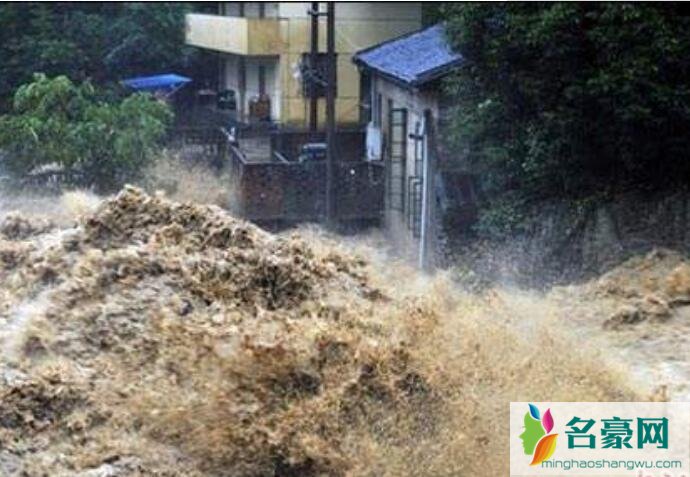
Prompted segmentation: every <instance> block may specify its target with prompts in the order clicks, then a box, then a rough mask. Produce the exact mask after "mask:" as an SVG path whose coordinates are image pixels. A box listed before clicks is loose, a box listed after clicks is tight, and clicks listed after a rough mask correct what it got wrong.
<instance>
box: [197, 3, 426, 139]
mask: <svg viewBox="0 0 690 477" xmlns="http://www.w3.org/2000/svg"><path fill="white" fill-rule="evenodd" d="M253 3H254V2H245V12H246V11H247V9H248V8H250V7H251V6H252V5H250V4H253ZM275 3H276V6H275V9H270V11H271V12H274V13H273V14H275V15H276V16H272V17H267V18H246V17H228V16H220V15H200V14H191V15H188V16H187V43H188V44H190V45H194V46H199V47H202V48H206V49H211V50H215V51H220V52H224V53H230V54H234V55H243V56H247V57H265V56H274V57H275V56H278V57H279V67H278V72H277V74H278V80H277V84H278V87H277V89H276V91H274V92H273V95H272V96H273V97H274V100H276V101H280V108H279V111H280V116H279V117H277V118H276V119H277V120H278V121H280V122H281V123H283V124H287V125H291V126H298V127H305V126H307V124H308V108H309V98H305V97H304V96H302V86H301V78H299V77H297V75H296V70H297V69H298V65H299V63H300V61H301V56H302V54H303V53H307V52H309V50H310V39H311V20H310V18H309V17H308V16H307V9H308V8H309V7H310V3H305V2H302V3H289V2H275ZM320 9H321V11H325V10H326V4H325V2H322V3H321V6H320ZM231 10H232V4H231V3H228V4H227V5H226V11H231ZM421 16H422V15H421V3H420V2H407V3H396V2H367V3H347V2H336V7H335V17H336V22H335V30H336V35H335V47H336V53H337V58H338V61H337V82H338V96H337V100H336V121H337V122H338V123H339V124H341V125H343V124H353V123H356V122H358V120H359V99H360V98H359V72H358V71H357V67H356V66H355V65H354V64H353V63H352V55H353V54H354V53H355V52H357V51H360V50H363V49H365V48H369V47H371V46H373V45H376V44H379V43H382V42H384V41H387V40H390V39H392V38H396V37H398V36H401V35H404V34H406V33H409V32H412V31H415V30H418V29H419V28H421ZM326 34H327V33H326V19H325V18H324V17H322V18H321V19H320V22H319V51H321V52H325V51H326ZM324 119H325V100H324V99H323V98H322V99H320V100H319V123H320V124H323V123H324Z"/></svg>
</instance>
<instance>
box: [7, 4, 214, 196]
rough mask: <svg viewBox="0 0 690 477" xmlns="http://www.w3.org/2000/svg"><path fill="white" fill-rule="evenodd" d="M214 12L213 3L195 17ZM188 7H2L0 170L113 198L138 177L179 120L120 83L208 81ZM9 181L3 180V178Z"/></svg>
mask: <svg viewBox="0 0 690 477" xmlns="http://www.w3.org/2000/svg"><path fill="white" fill-rule="evenodd" d="M206 8H210V7H209V6H208V5H206V4H199V5H196V6H195V9H196V10H204V9H206ZM190 9H191V7H190V5H189V4H186V3H177V2H170V3H151V4H143V3H69V2H59V3H58V2H56V3H18V4H16V3H15V4H10V3H0V58H2V61H0V160H1V163H0V168H1V169H2V171H3V172H2V174H8V173H9V174H11V175H12V176H14V177H16V178H20V179H22V181H21V183H25V182H26V181H25V179H27V178H29V177H33V178H34V179H36V175H37V174H38V175H39V176H40V173H41V171H46V170H56V169H57V171H58V174H60V177H61V178H62V181H64V182H66V183H69V184H74V185H80V186H88V187H95V188H97V189H99V190H105V189H108V188H111V187H117V186H119V185H121V184H122V183H123V182H125V181H127V180H131V179H133V178H135V177H136V174H137V172H138V171H140V170H141V168H142V167H144V166H145V165H146V164H147V163H148V162H149V161H150V160H151V158H152V156H153V153H154V150H155V149H156V148H157V147H159V145H160V141H161V139H162V138H163V137H164V134H165V128H166V126H167V125H168V124H169V122H170V120H171V114H170V111H169V108H168V107H166V106H165V105H164V104H162V103H160V102H158V101H153V100H152V99H151V98H149V97H146V96H143V95H132V96H129V97H127V95H129V94H130V93H131V92H130V91H125V90H124V88H122V87H120V86H119V82H120V80H122V79H124V78H127V77H131V76H137V75H148V74H156V73H163V72H176V73H182V74H185V73H191V72H195V73H199V70H200V69H203V65H209V64H211V65H212V63H211V62H204V59H203V58H202V57H201V56H200V54H199V50H198V49H194V48H189V47H187V46H185V43H184V35H185V33H184V32H185V28H184V16H185V13H187V12H189V11H190ZM2 174H0V175H2Z"/></svg>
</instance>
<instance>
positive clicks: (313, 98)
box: [309, 2, 319, 136]
mask: <svg viewBox="0 0 690 477" xmlns="http://www.w3.org/2000/svg"><path fill="white" fill-rule="evenodd" d="M309 15H311V50H310V54H309V74H310V75H311V76H310V78H309V132H310V133H311V135H312V136H314V134H315V133H316V130H317V128H318V127H319V124H318V123H319V119H318V115H319V97H318V95H317V94H316V81H315V77H314V76H315V75H316V65H317V63H318V61H319V2H311V10H309Z"/></svg>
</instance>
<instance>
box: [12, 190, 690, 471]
mask: <svg viewBox="0 0 690 477" xmlns="http://www.w3.org/2000/svg"><path fill="white" fill-rule="evenodd" d="M0 200H3V201H4V202H3V203H2V206H1V207H0V283H1V286H0V345H1V346H2V354H1V355H0V443H2V445H1V446H0V475H3V476H4V475H7V476H31V477H33V476H51V477H53V476H58V477H59V476H80V477H86V476H90V477H95V476H151V475H157V476H221V475H222V476H227V475H232V476H264V475H266V476H270V475H276V476H316V475H329V476H405V475H417V476H451V475H488V476H499V475H507V474H508V448H507V445H506V442H507V436H508V419H507V416H508V412H509V407H508V403H509V402H510V401H527V400H533V401H618V400H620V401H634V400H654V399H674V400H687V399H690V390H688V388H687V382H688V377H690V370H689V368H688V363H689V362H690V356H689V354H688V353H689V352H690V351H689V350H690V346H688V342H687V341H688V338H687V336H689V335H690V334H689V333H688V331H689V330H688V327H690V308H688V307H687V305H688V304H689V303H690V266H689V265H688V264H687V263H686V260H685V259H684V257H682V256H680V255H677V254H675V253H673V252H670V251H666V250H657V251H654V252H652V253H650V254H648V255H645V256H640V257H635V258H634V259H632V260H631V261H629V262H626V263H624V264H622V265H621V266H619V267H618V268H616V269H614V270H612V271H610V272H609V273H607V274H606V275H604V276H602V277H598V278H597V279H595V280H592V281H590V282H587V283H581V284H576V285H571V286H568V287H559V288H554V289H552V290H549V291H548V292H535V291H530V290H517V289H513V288H508V287H505V286H500V285H496V286H493V287H488V288H486V289H484V290H482V291H481V292H470V291H467V290H464V289H463V288H462V287H461V286H460V285H458V284H456V283H455V282H454V280H453V274H452V271H448V272H439V273H437V274H435V275H433V276H427V275H423V274H420V273H418V272H416V271H414V270H413V269H412V268H410V267H407V266H405V265H404V264H400V263H397V262H395V261H393V260H391V259H390V258H388V257H387V256H386V254H385V252H384V251H382V250H381V249H380V248H376V247H372V246H371V245H370V244H368V242H367V241H366V240H361V241H357V240H353V239H348V240H347V241H339V240H337V239H335V238H334V237H332V236H327V235H324V234H321V233H319V232H318V231H315V230H314V229H309V228H307V229H304V230H299V231H297V232H295V233H288V234H281V235H272V234H269V233H267V232H265V231H263V230H261V229H259V228H257V227H255V226H253V225H251V224H249V223H246V222H243V221H241V220H237V219H235V218H233V217H231V216H229V215H228V214H227V213H226V212H225V211H223V210H222V209H221V208H219V207H216V206H210V205H199V204H194V203H191V202H177V201H174V200H171V199H168V198H165V197H163V196H162V195H160V194H159V195H148V194H147V193H145V192H143V191H142V190H140V189H137V188H133V187H128V188H125V189H124V190H123V191H121V192H120V193H119V194H117V195H116V196H114V197H111V198H108V199H104V200H101V199H98V198H95V197H93V196H90V195H88V194H82V193H71V194H68V195H65V196H63V197H62V198H56V199H55V200H51V201H48V202H41V201H40V200H38V199H37V200H36V201H33V202H31V201H26V200H24V201H22V200H19V199H13V200H10V199H7V198H4V199H0ZM11 210H15V212H11Z"/></svg>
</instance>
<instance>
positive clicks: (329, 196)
mask: <svg viewBox="0 0 690 477" xmlns="http://www.w3.org/2000/svg"><path fill="white" fill-rule="evenodd" d="M327 25H328V32H327V38H326V55H327V60H328V61H327V63H328V73H327V84H326V144H327V156H326V220H327V222H328V225H333V222H334V219H335V208H334V206H335V183H334V182H335V178H334V173H335V161H336V152H335V88H336V84H335V81H336V63H335V2H328V21H327Z"/></svg>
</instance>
